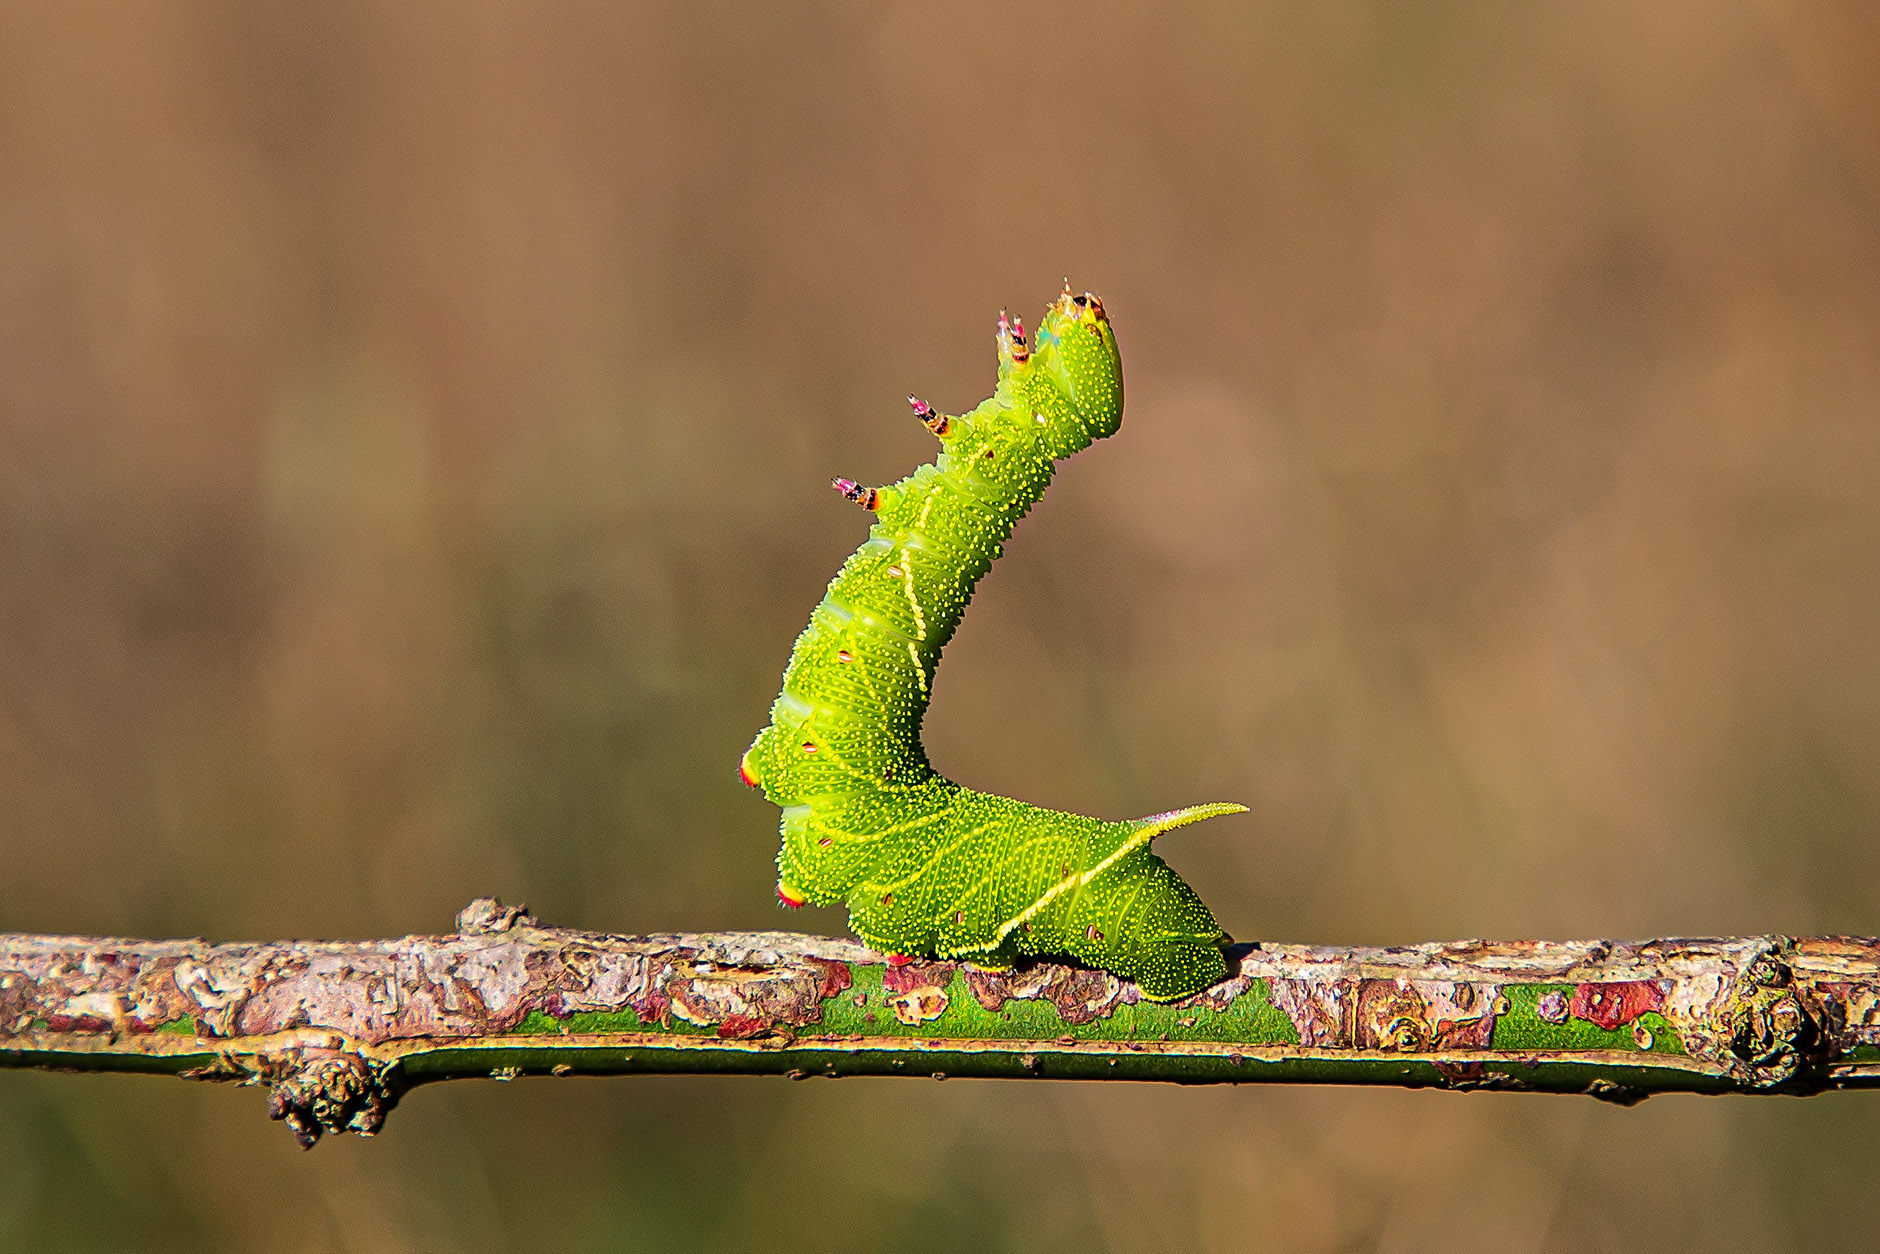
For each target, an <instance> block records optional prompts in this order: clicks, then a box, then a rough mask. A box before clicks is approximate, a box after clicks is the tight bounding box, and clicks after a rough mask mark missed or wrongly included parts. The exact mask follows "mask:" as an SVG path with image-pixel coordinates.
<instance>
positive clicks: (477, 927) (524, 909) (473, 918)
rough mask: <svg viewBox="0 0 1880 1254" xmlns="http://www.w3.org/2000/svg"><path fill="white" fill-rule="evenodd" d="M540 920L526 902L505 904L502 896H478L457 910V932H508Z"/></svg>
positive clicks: (536, 923) (466, 934) (467, 933)
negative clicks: (530, 910)
mask: <svg viewBox="0 0 1880 1254" xmlns="http://www.w3.org/2000/svg"><path fill="white" fill-rule="evenodd" d="M539 922H540V920H538V919H537V918H536V917H535V916H534V915H532V914H530V913H529V907H528V905H527V904H526V903H525V904H523V905H519V906H505V905H504V904H503V901H502V898H500V897H478V898H477V899H476V900H475V901H473V902H471V903H470V904H469V905H467V906H465V907H464V908H463V909H461V910H459V911H458V912H457V932H458V934H459V935H460V936H478V935H484V934H489V933H494V932H507V931H509V929H511V928H516V927H535V926H537V925H538V924H539Z"/></svg>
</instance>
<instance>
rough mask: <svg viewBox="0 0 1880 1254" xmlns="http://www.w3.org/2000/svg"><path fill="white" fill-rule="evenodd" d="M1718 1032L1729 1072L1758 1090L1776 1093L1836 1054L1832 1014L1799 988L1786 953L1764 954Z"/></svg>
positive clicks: (1722, 1012)
mask: <svg viewBox="0 0 1880 1254" xmlns="http://www.w3.org/2000/svg"><path fill="white" fill-rule="evenodd" d="M1715 1027H1716V1030H1717V1033H1718V1035H1719V1036H1720V1037H1721V1038H1722V1041H1723V1046H1724V1051H1725V1057H1724V1059H1723V1061H1724V1065H1725V1067H1726V1068H1727V1069H1728V1070H1729V1071H1730V1072H1731V1074H1733V1075H1735V1076H1736V1077H1737V1078H1738V1079H1740V1080H1743V1081H1744V1082H1745V1083H1747V1084H1750V1085H1752V1086H1753V1087H1755V1088H1771V1087H1773V1086H1775V1085H1778V1084H1781V1083H1783V1082H1785V1081H1787V1080H1791V1079H1793V1078H1794V1077H1795V1076H1796V1075H1798V1074H1799V1073H1801V1071H1802V1070H1803V1068H1805V1067H1809V1068H1812V1067H1814V1066H1816V1065H1818V1064H1819V1063H1821V1062H1823V1061H1825V1060H1826V1058H1827V1057H1828V1055H1829V1054H1830V1053H1832V1052H1833V1046H1834V1024H1833V1023H1832V1022H1831V1021H1830V1017H1829V1012H1828V1011H1827V1010H1824V1009H1823V1008H1822V1007H1820V1006H1819V1005H1817V1004H1816V1002H1815V1001H1814V999H1813V998H1810V997H1809V996H1808V995H1807V994H1806V993H1805V992H1804V991H1803V990H1802V989H1801V988H1800V987H1799V986H1798V985H1797V984H1796V983H1795V973H1794V971H1793V970H1792V969H1791V968H1790V966H1789V964H1788V962H1787V961H1785V960H1784V958H1783V956H1782V948H1781V947H1780V946H1778V947H1777V948H1775V949H1771V950H1768V951H1765V952H1763V953H1761V954H1758V955H1757V956H1756V957H1755V959H1753V960H1752V961H1751V962H1750V964H1749V965H1748V966H1747V967H1745V968H1744V969H1743V972H1742V974H1741V975H1739V976H1738V977H1737V981H1736V983H1735V984H1734V985H1733V986H1732V987H1731V988H1730V990H1729V992H1728V993H1727V994H1726V995H1725V996H1724V998H1723V999H1722V1001H1721V1003H1720V1004H1719V1006H1718V1010H1717V1016H1716V1021H1715Z"/></svg>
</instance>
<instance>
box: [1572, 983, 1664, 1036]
mask: <svg viewBox="0 0 1880 1254" xmlns="http://www.w3.org/2000/svg"><path fill="white" fill-rule="evenodd" d="M1664 1005H1665V986H1664V985H1663V984H1662V983H1660V982H1659V981H1657V980H1625V981H1619V982H1606V983H1586V984H1581V985H1579V986H1578V987H1576V988H1575V989H1574V990H1573V999H1572V1001H1571V1002H1569V1003H1568V1005H1567V1013H1568V1014H1569V1015H1571V1016H1572V1017H1573V1018H1575V1019H1584V1020H1586V1021H1587V1022H1588V1023H1590V1024H1592V1025H1593V1026H1594V1027H1597V1028H1602V1029H1604V1030H1605V1031H1607V1032H1611V1031H1614V1030H1615V1029H1618V1028H1621V1027H1624V1026H1625V1025H1626V1024H1628V1023H1630V1022H1632V1021H1633V1020H1634V1019H1636V1018H1638V1017H1639V1016H1640V1015H1642V1014H1644V1013H1645V1012H1646V1011H1648V1010H1663V1009H1664Z"/></svg>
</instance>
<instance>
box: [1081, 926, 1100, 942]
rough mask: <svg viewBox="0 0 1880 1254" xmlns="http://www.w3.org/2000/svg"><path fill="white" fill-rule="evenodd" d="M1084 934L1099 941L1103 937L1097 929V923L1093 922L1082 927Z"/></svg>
mask: <svg viewBox="0 0 1880 1254" xmlns="http://www.w3.org/2000/svg"><path fill="white" fill-rule="evenodd" d="M1084 935H1085V936H1086V937H1088V938H1089V939H1091V940H1093V941H1100V940H1102V939H1103V933H1102V932H1099V931H1098V930H1097V925H1096V924H1094V923H1092V924H1091V925H1090V926H1089V927H1087V928H1085V929H1084Z"/></svg>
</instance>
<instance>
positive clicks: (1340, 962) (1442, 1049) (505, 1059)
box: [0, 898, 1880, 1145]
mask: <svg viewBox="0 0 1880 1254" xmlns="http://www.w3.org/2000/svg"><path fill="white" fill-rule="evenodd" d="M1229 957H1230V964H1229V965H1230V971H1231V972H1232V974H1231V976H1230V978H1228V979H1227V980H1225V981H1224V982H1222V983H1220V984H1218V985H1216V986H1214V987H1213V988H1210V989H1208V990H1206V991H1205V992H1203V993H1200V994H1198V995H1196V996H1194V997H1191V998H1189V999H1187V1000H1185V1001H1182V1002H1177V1003H1175V1004H1172V1005H1158V1004H1155V1003H1153V1002H1149V1001H1146V1000H1144V999H1142V998H1141V997H1140V996H1139V995H1138V993H1137V990H1136V988H1135V986H1134V985H1131V984H1128V983H1126V982H1124V981H1121V980H1118V979H1117V978H1116V977H1114V976H1112V975H1110V974H1109V973H1107V972H1103V971H1093V970H1086V969H1083V968H1078V967H1071V966H1063V965H1056V964H1039V965H1036V966H1030V967H1025V968H1021V969H1019V970H1016V971H989V970H982V969H979V968H976V967H974V966H971V965H970V964H966V963H954V962H912V963H904V964H900V965H896V964H895V963H892V962H890V961H889V960H888V959H886V958H884V957H883V956H882V955H880V954H877V953H875V952H873V951H871V950H869V949H867V948H865V947H863V946H862V945H860V944H858V943H856V942H854V941H847V940H834V939H827V938H821V937H813V936H802V935H797V934H794V933H786V932H757V933H743V934H711V935H671V936H639V937H633V936H609V935H604V934H599V933H591V932H572V931H566V930H562V929H557V928H548V927H542V926H540V925H539V924H537V922H536V921H535V920H534V919H533V918H531V917H530V916H529V915H528V914H526V913H525V912H524V911H522V910H520V909H516V908H504V907H503V906H502V905H501V904H500V903H498V902H496V901H495V900H494V899H490V898H484V899H482V900H479V901H476V902H473V903H471V905H470V906H469V907H468V908H467V909H465V911H464V912H463V913H462V914H461V915H459V916H458V930H457V932H456V933H454V934H452V935H448V936H405V937H400V938H398V939H395V940H378V941H282V942H272V943H252V944H221V945H217V944H209V943H208V942H206V941H202V940H172V941H143V940H121V939H110V938H96V937H59V936H26V935H11V936H0V1065H3V1066H12V1067H42V1068H52V1069H60V1070H115V1071H153V1072H165V1073H170V1074H175V1075H181V1076H184V1077H187V1078H190V1079H199V1080H226V1081H234V1082H238V1083H242V1084H263V1085H266V1086H268V1088H269V1090H270V1100H269V1112H270V1114H271V1115H272V1116H273V1117H274V1118H276V1119H281V1120H284V1121H286V1123H287V1124H288V1126H289V1127H290V1128H291V1129H292V1130H293V1132H294V1135H295V1136H296V1137H298V1138H299V1139H300V1141H301V1143H302V1144H304V1145H312V1144H313V1143H314V1142H315V1141H316V1140H318V1139H319V1137H320V1135H321V1133H323V1132H335V1131H342V1130H350V1131H354V1132H359V1133H362V1134H366V1135H370V1134H371V1133H373V1132H376V1131H377V1130H378V1128H379V1127H380V1125H381V1124H382V1123H383V1122H384V1119H385V1115H386V1112H387V1111H389V1110H390V1109H391V1107H392V1105H393V1104H394V1103H395V1102H396V1101H397V1099H398V1097H399V1096H400V1095H401V1094H402V1093H404V1092H406V1091H407V1090H409V1089H410V1088H412V1087H413V1086H415V1085H418V1084H422V1083H425V1082H427V1081H431V1080H442V1079H453V1078H459V1077H469V1076H489V1077H492V1078H495V1079H512V1078H514V1077H517V1076H521V1075H537V1074H547V1075H570V1074H577V1073H581V1074H619V1073H628V1072H639V1073H674V1072H741V1073H761V1074H773V1075H784V1076H789V1077H792V1078H798V1079H801V1078H806V1077H810V1076H831V1077H833V1076H853V1075H920V1076H932V1077H934V1078H936V1079H939V1078H944V1077H948V1076H997V1077H1007V1078H1028V1079H1040V1078H1042V1079H1111V1080H1172V1081H1176V1082H1178V1083H1187V1084H1208V1083H1254V1082H1276V1081H1293V1082H1319V1083H1356V1084H1392V1085H1402V1086H1410V1087H1422V1086H1436V1087H1443V1088H1451V1089H1509V1090H1533V1091H1547V1092H1575V1093H1586V1094H1590V1095H1592V1096H1594V1097H1600V1098H1604V1099H1606V1100H1609V1101H1617V1102H1623V1103H1630V1102H1633V1101H1637V1100H1639V1099H1641V1098H1643V1097H1645V1096H1648V1095H1650V1094H1652V1093H1659V1092H1670V1091H1679V1090H1682V1091H1688V1092H1701V1093H1788V1094H1809V1093H1816V1092H1820V1091H1822V1090H1824V1089H1840V1088H1859V1087H1873V1086H1877V1085H1880V940H1875V939H1873V938H1866V937H1817V938H1809V939H1796V938H1789V937H1776V936H1755V937H1740V938H1732V939H1687V940H1654V941H1641V942H1621V941H1571V942H1557V941H1513V942H1502V943H1491V942H1485V941H1474V940H1471V941H1456V942H1451V943H1448V944H1426V945H1415V946H1407V947H1402V948H1387V949H1361V948H1333V947H1309V946H1300V945H1276V944H1266V945H1256V946H1239V947H1236V948H1235V949H1234V950H1233V951H1232V952H1231V953H1230V955H1229Z"/></svg>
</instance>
